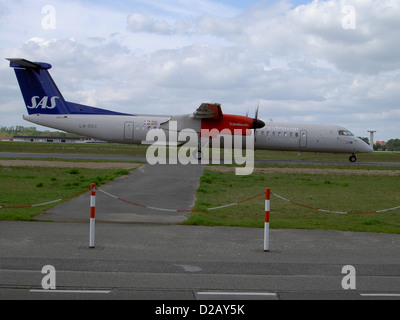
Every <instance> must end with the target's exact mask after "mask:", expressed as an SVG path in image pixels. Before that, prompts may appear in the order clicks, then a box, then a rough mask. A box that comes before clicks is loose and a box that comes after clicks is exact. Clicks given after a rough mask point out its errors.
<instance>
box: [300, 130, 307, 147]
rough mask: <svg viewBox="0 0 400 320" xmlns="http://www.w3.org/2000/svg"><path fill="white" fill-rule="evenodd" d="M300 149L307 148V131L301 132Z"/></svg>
mask: <svg viewBox="0 0 400 320" xmlns="http://www.w3.org/2000/svg"><path fill="white" fill-rule="evenodd" d="M300 148H307V131H306V130H301V131H300Z"/></svg>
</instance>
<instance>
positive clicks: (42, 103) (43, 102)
mask: <svg viewBox="0 0 400 320" xmlns="http://www.w3.org/2000/svg"><path fill="white" fill-rule="evenodd" d="M39 99H40V97H39V96H35V97H32V106H26V107H27V108H28V109H39V108H42V109H54V108H55V107H56V99H60V97H57V96H54V97H51V98H50V106H49V105H47V103H48V101H49V97H48V96H44V97H43V98H42V99H41V100H40V101H38V100H39Z"/></svg>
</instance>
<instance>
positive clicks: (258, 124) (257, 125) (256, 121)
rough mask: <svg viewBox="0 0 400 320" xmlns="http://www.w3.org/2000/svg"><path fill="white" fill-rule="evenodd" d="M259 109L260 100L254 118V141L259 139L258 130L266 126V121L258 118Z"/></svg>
mask: <svg viewBox="0 0 400 320" xmlns="http://www.w3.org/2000/svg"><path fill="white" fill-rule="evenodd" d="M259 111H260V101H258V106H257V109H256V115H255V118H254V119H253V127H252V129H254V141H257V136H256V130H257V129H261V128H264V126H265V122H264V121H262V120H259V119H258V113H259Z"/></svg>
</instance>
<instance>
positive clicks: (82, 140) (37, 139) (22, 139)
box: [14, 136, 95, 143]
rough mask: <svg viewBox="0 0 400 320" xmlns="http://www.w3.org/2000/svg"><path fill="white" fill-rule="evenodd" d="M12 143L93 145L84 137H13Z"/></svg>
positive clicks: (90, 140)
mask: <svg viewBox="0 0 400 320" xmlns="http://www.w3.org/2000/svg"><path fill="white" fill-rule="evenodd" d="M14 142H47V143H93V142H95V141H94V140H92V139H91V138H85V137H77V138H71V137H51V136H49V137H40V136H14Z"/></svg>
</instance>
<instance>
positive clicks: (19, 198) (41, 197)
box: [0, 166, 129, 221]
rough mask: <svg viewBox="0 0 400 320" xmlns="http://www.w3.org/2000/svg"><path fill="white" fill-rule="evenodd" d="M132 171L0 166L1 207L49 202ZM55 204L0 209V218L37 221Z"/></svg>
mask: <svg viewBox="0 0 400 320" xmlns="http://www.w3.org/2000/svg"><path fill="white" fill-rule="evenodd" d="M128 173H129V171H127V170H118V169H117V170H110V169H107V170H101V169H81V168H79V169H67V168H50V167H49V168H47V167H33V168H32V167H29V168H28V167H1V166H0V206H25V205H34V204H40V203H46V202H49V201H53V200H57V199H61V198H64V197H68V196H71V195H74V194H76V193H78V192H81V191H83V190H85V189H88V188H90V185H91V184H92V183H96V185H98V186H100V185H102V184H105V183H107V182H109V181H111V180H113V179H115V178H117V177H119V176H121V175H124V174H128ZM59 203H60V202H59ZM59 203H57V204H59ZM55 205H56V204H52V205H46V206H40V207H34V208H21V209H0V220H13V221H15V220H34V216H35V215H38V214H40V213H41V212H43V211H45V210H48V209H50V208H51V207H53V206H55Z"/></svg>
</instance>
